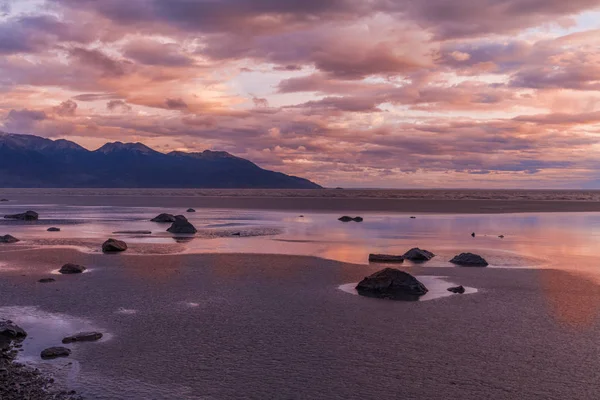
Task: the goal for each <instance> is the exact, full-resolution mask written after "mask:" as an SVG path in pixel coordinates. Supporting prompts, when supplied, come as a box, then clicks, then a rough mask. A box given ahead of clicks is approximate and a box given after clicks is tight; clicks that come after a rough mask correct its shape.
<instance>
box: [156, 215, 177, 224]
mask: <svg viewBox="0 0 600 400" xmlns="http://www.w3.org/2000/svg"><path fill="white" fill-rule="evenodd" d="M150 221H152V222H162V223H166V222H175V216H174V215H172V214H165V213H163V214H160V215H157V216H156V217H154V218H152V219H151V220H150Z"/></svg>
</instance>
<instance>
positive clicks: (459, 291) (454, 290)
mask: <svg viewBox="0 0 600 400" xmlns="http://www.w3.org/2000/svg"><path fill="white" fill-rule="evenodd" d="M448 291H449V292H452V293H457V294H463V293H464V292H465V288H464V287H463V286H462V285H461V286H455V287H450V288H448Z"/></svg>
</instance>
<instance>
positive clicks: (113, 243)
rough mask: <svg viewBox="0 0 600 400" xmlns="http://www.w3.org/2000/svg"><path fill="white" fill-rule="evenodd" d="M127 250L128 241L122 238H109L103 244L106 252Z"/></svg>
mask: <svg viewBox="0 0 600 400" xmlns="http://www.w3.org/2000/svg"><path fill="white" fill-rule="evenodd" d="M125 250H127V243H125V242H124V241H122V240H117V239H108V240H107V241H106V242H104V243H103V244H102V251H103V252H104V253H119V252H121V251H125Z"/></svg>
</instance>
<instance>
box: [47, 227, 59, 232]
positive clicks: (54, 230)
mask: <svg viewBox="0 0 600 400" xmlns="http://www.w3.org/2000/svg"><path fill="white" fill-rule="evenodd" d="M48 232H60V228H55V227H52V228H48Z"/></svg>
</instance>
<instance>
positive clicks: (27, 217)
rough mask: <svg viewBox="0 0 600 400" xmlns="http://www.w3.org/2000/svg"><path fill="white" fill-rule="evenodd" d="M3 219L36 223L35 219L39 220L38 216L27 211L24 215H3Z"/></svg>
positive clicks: (33, 212)
mask: <svg viewBox="0 0 600 400" xmlns="http://www.w3.org/2000/svg"><path fill="white" fill-rule="evenodd" d="M4 218H6V219H18V220H20V221H37V219H38V218H39V215H38V213H36V212H35V211H31V210H29V211H25V212H24V213H21V214H12V215H5V216H4Z"/></svg>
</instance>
